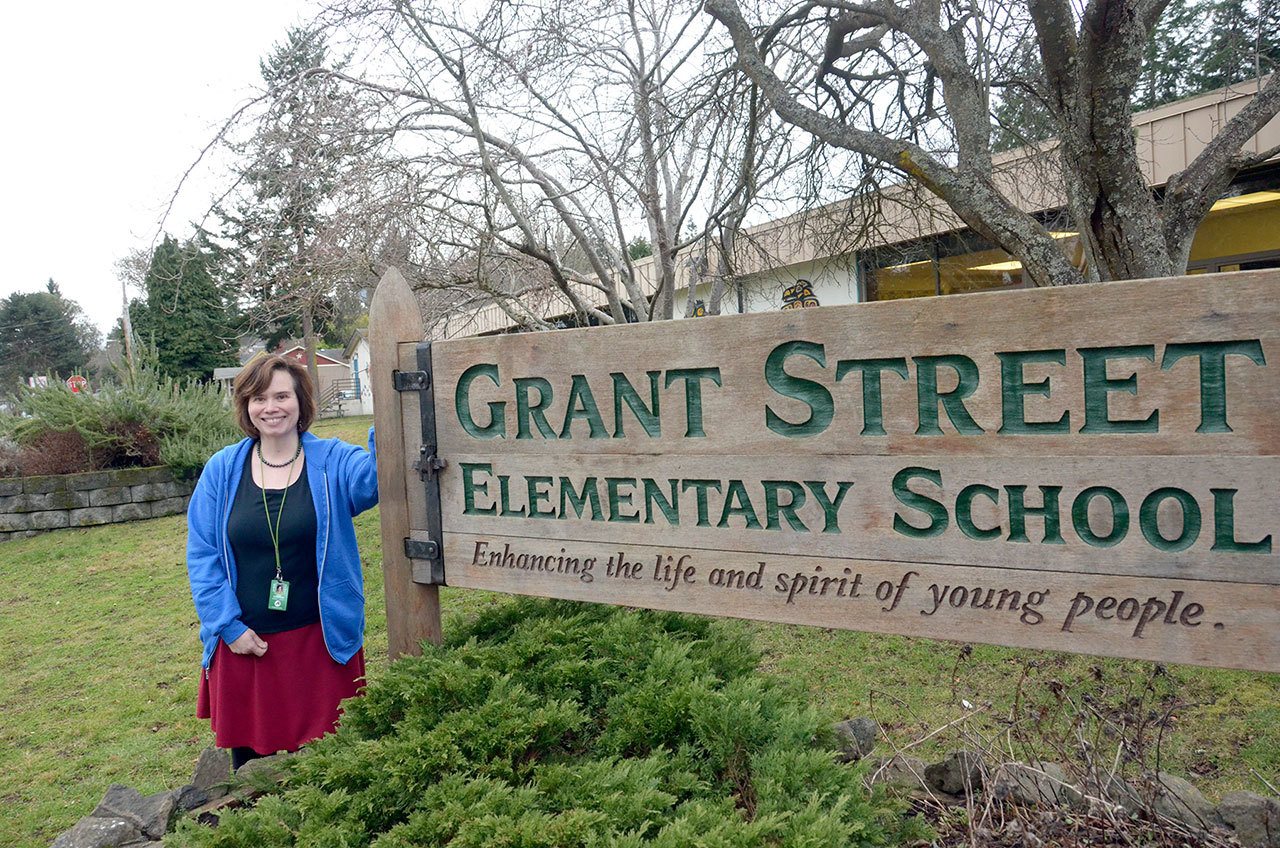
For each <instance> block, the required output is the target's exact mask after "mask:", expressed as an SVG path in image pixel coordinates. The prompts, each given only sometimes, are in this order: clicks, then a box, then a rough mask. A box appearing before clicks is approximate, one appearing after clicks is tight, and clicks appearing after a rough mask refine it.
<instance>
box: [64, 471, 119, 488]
mask: <svg viewBox="0 0 1280 848" xmlns="http://www.w3.org/2000/svg"><path fill="white" fill-rule="evenodd" d="M114 480H115V472H113V471H86V472H84V473H83V474H68V475H67V477H66V482H67V490H68V491H71V492H85V491H88V490H90V489H100V488H102V487H103V486H113V485H115V483H114Z"/></svg>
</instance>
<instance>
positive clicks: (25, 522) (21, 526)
mask: <svg viewBox="0 0 1280 848" xmlns="http://www.w3.org/2000/svg"><path fill="white" fill-rule="evenodd" d="M34 514H35V513H30V512H11V513H0V531H4V532H5V533H15V532H17V531H19V530H30V529H31V516H32V515H34Z"/></svg>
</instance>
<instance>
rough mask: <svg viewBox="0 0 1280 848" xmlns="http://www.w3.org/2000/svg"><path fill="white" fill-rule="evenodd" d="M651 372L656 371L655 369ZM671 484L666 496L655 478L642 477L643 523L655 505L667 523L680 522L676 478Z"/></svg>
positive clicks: (648, 520)
mask: <svg viewBox="0 0 1280 848" xmlns="http://www.w3.org/2000/svg"><path fill="white" fill-rule="evenodd" d="M653 373H655V374H656V373H657V372H656V371H655V372H653ZM667 483H668V484H669V485H670V486H671V497H670V498H668V497H666V496H665V495H664V494H663V493H662V490H661V489H659V488H658V481H657V480H650V479H649V478H648V477H646V478H644V523H645V524H652V523H653V508H654V507H655V506H656V507H657V508H658V509H660V510H662V515H663V517H664V518H666V519H667V523H668V524H670V525H672V526H673V527H674V526H676V525H678V524H679V523H680V496H679V495H677V494H676V486H677V485H678V484H679V481H678V480H667Z"/></svg>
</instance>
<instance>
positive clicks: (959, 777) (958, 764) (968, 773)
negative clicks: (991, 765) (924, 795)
mask: <svg viewBox="0 0 1280 848" xmlns="http://www.w3.org/2000/svg"><path fill="white" fill-rule="evenodd" d="M924 779H925V783H927V784H928V785H929V786H930V787H932V788H934V789H936V790H938V791H939V792H946V793H947V794H949V795H966V794H968V793H969V791H970V790H972V789H980V788H982V758H981V757H980V756H978V755H977V754H975V753H974V752H973V751H952V752H951V753H950V754H949V755H947V758H946V759H945V760H943V761H942V762H940V763H934V764H933V765H930V766H926V767H925V770H924Z"/></svg>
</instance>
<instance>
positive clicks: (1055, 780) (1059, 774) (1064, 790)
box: [992, 763, 1083, 806]
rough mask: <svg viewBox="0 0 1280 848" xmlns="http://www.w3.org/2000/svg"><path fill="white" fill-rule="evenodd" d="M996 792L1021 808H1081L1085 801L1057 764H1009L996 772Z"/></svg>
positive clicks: (994, 785) (994, 789)
mask: <svg viewBox="0 0 1280 848" xmlns="http://www.w3.org/2000/svg"><path fill="white" fill-rule="evenodd" d="M992 791H993V792H994V793H995V796H996V797H997V798H1000V799H1009V800H1012V801H1016V802H1017V803H1020V804H1036V805H1042V806H1043V805H1066V804H1077V803H1079V802H1080V800H1081V798H1082V797H1083V796H1082V795H1081V794H1080V790H1079V789H1077V788H1076V787H1075V786H1073V785H1072V784H1071V782H1070V781H1069V780H1068V779H1067V773H1066V772H1065V771H1063V769H1062V766H1060V765H1058V764H1057V763H1031V764H1027V763H1005V764H1004V765H1002V766H1000V768H999V770H997V771H996V775H995V780H994V781H993V787H992Z"/></svg>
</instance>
